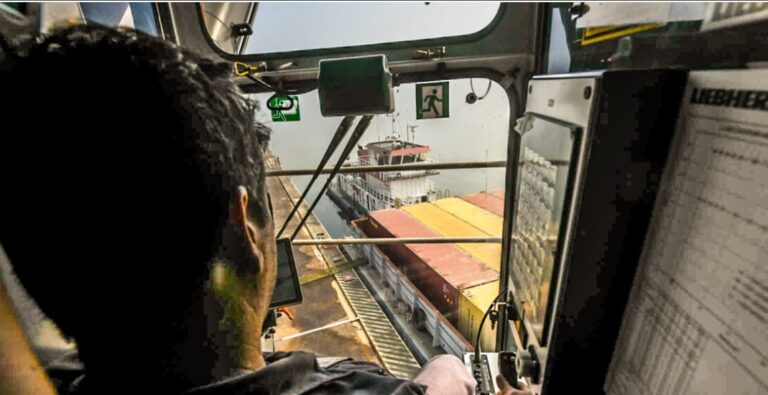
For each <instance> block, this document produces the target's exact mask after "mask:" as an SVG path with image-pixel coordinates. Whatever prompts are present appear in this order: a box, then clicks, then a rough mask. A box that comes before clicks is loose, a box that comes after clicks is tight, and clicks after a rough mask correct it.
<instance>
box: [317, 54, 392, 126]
mask: <svg viewBox="0 0 768 395" xmlns="http://www.w3.org/2000/svg"><path fill="white" fill-rule="evenodd" d="M317 85H318V91H319V96H320V113H321V114H323V116H325V117H331V116H346V115H368V114H388V113H391V112H393V111H394V110H395V99H394V91H393V89H392V73H390V71H389V66H388V64H387V58H386V56H384V55H373V56H360V57H354V58H343V59H324V60H321V61H320V73H319V75H318V77H317Z"/></svg>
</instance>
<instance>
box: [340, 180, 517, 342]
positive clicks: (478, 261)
mask: <svg viewBox="0 0 768 395" xmlns="http://www.w3.org/2000/svg"><path fill="white" fill-rule="evenodd" d="M503 197H504V191H503V190H497V191H488V192H478V193H473V194H469V195H464V196H460V197H452V198H443V199H437V200H434V201H429V202H423V203H417V204H413V205H409V206H403V207H401V208H387V209H384V210H375V211H371V212H369V214H368V216H367V217H364V218H361V219H357V220H354V221H352V223H351V225H352V228H353V230H354V232H355V233H356V234H357V236H358V237H360V238H380V237H384V238H391V237H471V236H478V237H500V236H501V232H502V222H503V212H504V199H503ZM360 249H361V250H362V255H365V256H366V257H367V258H368V260H369V262H370V263H371V265H370V266H371V267H372V268H373V269H374V270H375V275H376V276H378V278H379V279H377V280H375V281H380V282H383V283H384V284H385V286H386V287H387V288H389V289H391V290H392V291H393V292H394V293H395V294H396V297H397V299H398V300H400V301H402V302H404V303H405V304H406V305H407V306H408V309H409V310H410V317H411V321H412V324H413V325H414V326H415V327H417V328H419V329H420V330H422V331H426V332H429V333H430V335H432V337H433V339H434V341H433V343H434V344H435V345H439V346H441V347H442V348H443V349H444V350H445V351H446V352H449V353H453V354H460V352H462V350H461V349H463V351H467V350H468V349H471V348H472V345H474V342H475V338H476V336H477V332H478V328H479V325H480V321H481V319H482V317H483V314H484V313H485V310H486V309H487V308H488V307H489V306H490V305H491V303H492V302H493V299H494V298H495V297H496V295H497V294H498V293H499V264H500V261H501V246H500V245H499V244H487V243H460V244H395V245H380V246H375V245H364V246H361V247H360ZM368 277H370V276H368ZM370 280H371V279H369V281H370ZM495 339H496V335H495V330H494V329H492V328H491V325H490V324H489V323H486V324H485V326H484V328H483V333H482V335H481V343H480V344H481V348H482V349H484V350H492V349H494V347H495Z"/></svg>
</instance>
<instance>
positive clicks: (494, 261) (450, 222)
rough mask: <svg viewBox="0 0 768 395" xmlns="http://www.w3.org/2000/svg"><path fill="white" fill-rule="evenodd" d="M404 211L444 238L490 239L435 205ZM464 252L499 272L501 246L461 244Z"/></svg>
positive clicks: (422, 204)
mask: <svg viewBox="0 0 768 395" xmlns="http://www.w3.org/2000/svg"><path fill="white" fill-rule="evenodd" d="M402 210H404V211H406V212H407V213H408V214H410V215H411V216H413V217H414V218H416V219H418V220H419V221H420V222H421V223H423V224H424V225H426V226H427V227H429V228H430V229H432V230H433V231H434V232H435V233H437V234H439V235H440V236H443V237H488V234H487V233H485V232H483V231H482V230H480V229H478V228H476V227H474V226H472V225H470V224H468V223H466V222H464V221H462V220H461V219H459V218H457V217H456V216H455V215H453V214H450V213H448V212H447V211H445V210H443V209H441V208H439V207H437V206H435V205H433V204H432V203H419V204H414V205H410V206H406V207H403V208H402ZM456 245H457V246H458V247H459V248H461V249H462V250H464V251H466V252H468V253H469V254H470V255H472V256H473V257H475V258H477V259H478V260H479V261H480V262H482V263H483V264H484V265H485V266H487V267H489V268H491V269H493V270H494V271H496V272H499V266H500V264H501V262H500V261H501V244H497V243H460V244H456Z"/></svg>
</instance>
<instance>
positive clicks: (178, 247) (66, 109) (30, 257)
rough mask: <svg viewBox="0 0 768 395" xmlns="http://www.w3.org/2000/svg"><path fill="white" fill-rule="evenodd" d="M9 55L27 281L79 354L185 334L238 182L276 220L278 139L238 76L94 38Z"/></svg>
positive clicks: (14, 186)
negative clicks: (270, 179) (251, 106)
mask: <svg viewBox="0 0 768 395" xmlns="http://www.w3.org/2000/svg"><path fill="white" fill-rule="evenodd" d="M8 51H9V49H7V48H6V50H5V52H8ZM0 58H1V59H3V61H2V63H0V87H1V88H0V109H2V113H3V114H4V116H3V119H2V120H0V122H3V125H2V127H1V128H0V129H1V130H2V132H0V183H2V184H0V185H2V187H1V188H2V192H0V243H2V245H3V247H4V248H5V250H6V252H7V253H8V256H9V257H10V259H11V262H12V263H13V265H14V268H15V269H16V271H17V273H18V275H19V278H20V279H21V281H22V283H23V285H24V286H25V287H26V288H27V290H28V291H29V293H30V294H31V295H32V297H33V298H34V299H35V300H36V301H37V303H38V304H39V305H40V307H41V308H42V309H43V311H44V312H46V313H47V314H48V316H49V317H51V318H52V319H53V320H54V321H55V322H56V323H57V324H58V325H59V326H60V328H61V329H62V331H63V332H64V333H65V334H67V335H69V336H72V337H74V338H75V340H77V342H78V344H79V345H80V346H82V345H84V344H85V343H87V342H94V344H96V341H95V340H93V339H98V338H103V339H106V338H109V339H114V338H116V337H117V338H120V337H121V338H120V339H114V340H116V342H117V344H121V345H122V346H121V347H131V345H135V344H147V345H146V349H151V348H152V347H153V346H154V345H156V344H155V343H153V342H166V341H168V340H169V339H172V338H174V336H178V335H179V333H181V332H183V331H184V330H185V329H184V324H183V323H178V319H179V318H180V317H181V316H182V314H183V313H184V311H183V310H184V309H185V308H186V307H185V306H188V305H189V302H190V298H192V297H193V296H192V295H193V294H194V293H195V292H198V291H197V290H196V288H197V287H199V286H200V281H201V280H202V279H203V277H202V276H204V275H205V274H206V273H207V264H208V263H209V262H210V261H211V260H212V259H213V258H214V257H215V255H216V253H217V250H218V248H219V245H218V244H219V243H220V235H221V229H222V227H223V226H224V224H225V223H226V221H227V218H228V216H227V213H228V211H227V208H228V205H229V204H230V202H231V201H232V200H233V199H234V196H236V195H235V193H236V191H237V186H239V185H242V186H245V187H246V188H247V189H248V191H249V195H250V196H251V199H249V201H250V202H251V203H250V205H249V208H248V210H249V216H250V217H251V219H252V220H254V221H255V222H256V223H258V224H259V225H261V226H264V225H265V224H267V223H268V222H267V219H268V212H267V210H268V208H267V202H265V201H263V199H261V197H263V196H264V188H265V183H264V179H265V178H264V177H265V175H264V163H263V160H264V158H263V152H262V150H263V149H264V148H265V145H266V143H267V140H268V138H269V129H267V128H266V127H264V126H262V125H259V124H256V123H255V122H254V120H253V113H252V112H249V111H248V106H247V103H246V102H245V99H244V98H243V97H242V96H241V95H240V93H239V92H238V90H237V88H236V86H235V85H234V84H233V83H232V81H231V80H230V75H231V71H230V70H231V69H230V68H229V67H228V66H220V65H218V64H215V63H214V62H212V61H210V60H208V59H204V58H201V57H198V56H196V55H194V54H192V53H190V52H188V51H185V50H182V49H180V48H178V47H176V46H175V45H173V44H171V43H169V42H166V41H162V40H160V39H156V38H154V37H150V36H147V35H144V34H142V33H139V32H136V31H128V30H120V31H118V30H113V29H108V28H103V27H95V26H79V27H74V28H69V29H66V30H63V31H60V32H58V33H56V34H53V35H51V36H49V37H47V38H45V39H43V40H42V41H41V42H40V43H38V44H35V45H32V46H29V47H28V48H27V49H25V50H23V51H22V50H19V53H6V54H5V56H0ZM174 323H177V324H178V325H176V326H174ZM169 328H170V329H169ZM180 331H181V332H180ZM126 334H135V335H136V336H140V337H146V336H148V334H151V338H146V339H141V341H134V340H133V339H130V338H126ZM98 344H101V345H103V344H104V343H98ZM90 347H94V346H90ZM81 351H82V347H81ZM116 352H117V351H116ZM83 357H84V359H85V356H83ZM86 362H87V361H86Z"/></svg>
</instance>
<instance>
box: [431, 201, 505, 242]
mask: <svg viewBox="0 0 768 395" xmlns="http://www.w3.org/2000/svg"><path fill="white" fill-rule="evenodd" d="M432 204H434V205H435V206H437V207H440V208H441V209H443V210H445V211H447V212H449V213H450V214H453V215H454V216H455V217H456V218H458V219H460V220H462V221H464V222H466V223H468V224H469V225H472V226H474V227H475V228H477V229H480V230H482V231H483V233H485V234H486V235H487V236H493V237H501V229H502V226H503V222H504V220H503V219H502V217H500V216H498V215H496V214H493V213H491V212H488V211H486V210H483V209H482V208H480V207H477V206H475V205H474V204H472V203H469V202H467V201H466V200H462V199H459V198H447V199H440V200H436V201H435V202H433V203H432Z"/></svg>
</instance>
